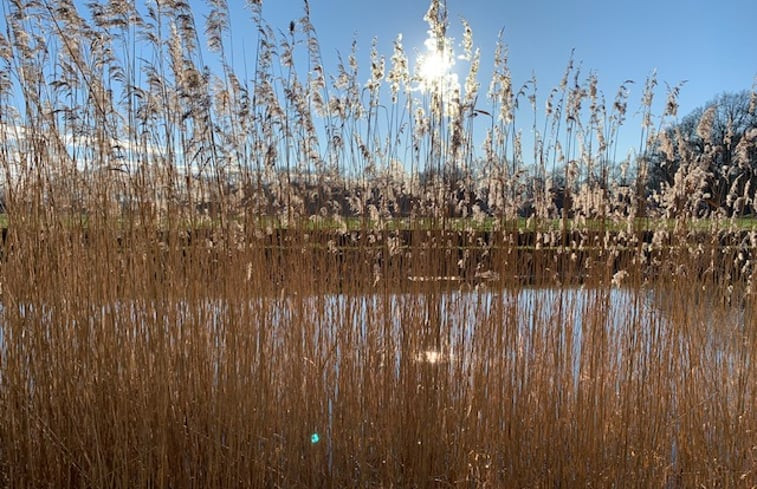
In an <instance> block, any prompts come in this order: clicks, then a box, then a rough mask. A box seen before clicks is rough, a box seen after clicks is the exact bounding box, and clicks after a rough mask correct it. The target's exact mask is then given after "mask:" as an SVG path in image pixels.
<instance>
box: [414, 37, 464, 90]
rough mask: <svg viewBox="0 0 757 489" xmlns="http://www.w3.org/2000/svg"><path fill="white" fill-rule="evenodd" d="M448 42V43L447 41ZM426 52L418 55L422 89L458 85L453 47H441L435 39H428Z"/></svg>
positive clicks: (446, 87)
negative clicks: (454, 67)
mask: <svg viewBox="0 0 757 489" xmlns="http://www.w3.org/2000/svg"><path fill="white" fill-rule="evenodd" d="M445 44H447V43H445ZM424 45H425V47H426V52H425V53H423V54H421V55H420V56H418V78H419V81H420V84H421V87H420V88H421V89H422V90H424V91H428V90H432V89H445V90H446V89H448V88H453V87H455V86H457V75H456V74H455V73H453V72H452V68H453V66H454V65H455V55H454V53H453V52H452V47H451V46H448V45H445V46H444V47H443V48H442V49H439V43H437V42H436V40H435V39H432V38H429V39H426V42H425V43H424Z"/></svg>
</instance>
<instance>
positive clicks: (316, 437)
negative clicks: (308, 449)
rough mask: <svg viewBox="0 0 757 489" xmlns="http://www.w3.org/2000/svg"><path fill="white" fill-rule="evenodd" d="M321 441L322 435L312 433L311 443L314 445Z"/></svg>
mask: <svg viewBox="0 0 757 489" xmlns="http://www.w3.org/2000/svg"><path fill="white" fill-rule="evenodd" d="M319 441H321V437H320V436H318V433H313V434H312V435H310V443H312V444H313V445H315V444H316V443H318V442H319Z"/></svg>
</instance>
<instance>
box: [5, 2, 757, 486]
mask: <svg viewBox="0 0 757 489" xmlns="http://www.w3.org/2000/svg"><path fill="white" fill-rule="evenodd" d="M209 4H210V14H209V15H208V17H207V25H206V26H205V27H204V30H203V31H202V32H200V29H198V28H197V27H196V25H195V22H194V16H193V12H192V10H191V8H190V7H189V5H188V4H187V3H185V2H175V1H169V2H155V3H152V2H148V3H147V4H146V5H145V6H144V7H145V8H144V10H138V9H136V8H135V7H133V6H131V5H130V3H129V2H109V3H103V4H96V5H93V6H92V7H91V10H90V11H89V12H84V13H79V12H78V11H77V10H76V5H74V3H73V2H70V1H65V0H58V1H52V0H43V1H42V2H24V1H20V0H19V1H15V0H14V1H9V2H4V3H3V8H4V9H5V12H4V13H5V14H6V19H7V24H8V30H7V32H6V33H4V34H2V35H0V63H2V64H3V65H4V67H5V69H6V72H7V73H10V74H11V75H10V78H7V79H2V81H3V83H1V84H0V101H2V103H1V104H0V111H1V113H0V121H1V122H0V129H1V130H0V151H2V158H0V159H2V161H3V169H2V174H3V190H4V207H5V210H6V214H7V231H6V235H5V237H4V246H3V248H2V260H0V285H1V290H2V308H1V309H0V413H2V415H0V486H5V487H13V488H17V487H18V488H21V487H60V488H63V487H72V488H74V487H81V488H93V487H113V488H134V487H161V488H162V487H166V488H168V487H210V488H213V487H219V488H220V487H255V488H258V487H271V488H272V487H282V488H284V487H448V486H452V487H555V486H560V487H579V486H580V487H587V486H600V487H670V488H673V487H743V488H750V487H754V486H755V481H757V471H756V469H755V467H757V446H755V441H754V440H755V439H756V438H757V412H755V409H754V406H757V388H756V387H755V386H757V368H756V366H755V358H756V357H757V328H756V327H755V324H757V321H756V320H755V317H757V301H755V290H754V287H755V279H757V275H756V273H757V272H755V269H754V266H753V260H754V250H755V247H757V232H755V231H754V230H749V229H746V230H745V229H743V228H742V225H741V224H740V221H739V220H738V219H737V218H738V216H739V215H742V214H744V213H745V211H744V209H746V210H748V209H750V206H751V209H755V208H754V206H755V200H754V189H753V188H751V187H750V186H749V185H745V186H744V185H734V186H733V188H732V189H731V191H732V192H733V193H734V195H733V202H736V201H737V200H738V201H739V202H740V206H739V207H738V209H740V211H739V213H736V212H735V211H734V210H733V209H735V207H734V208H729V209H712V208H710V207H708V206H707V201H708V196H707V195H705V193H704V191H703V187H702V185H701V184H702V179H707V178H711V175H707V174H706V171H705V170H704V168H705V167H706V165H705V164H704V163H706V161H707V160H706V159H707V158H715V150H714V149H710V150H708V152H705V153H693V152H691V150H690V145H689V144H688V142H687V141H685V140H684V138H683V136H682V135H681V134H680V132H679V133H678V134H669V133H668V132H667V131H665V130H664V126H663V125H662V123H661V125H659V126H655V125H654V124H653V123H652V121H653V119H652V115H651V110H652V105H653V102H652V100H653V95H654V87H655V85H656V81H655V79H654V78H653V77H652V78H650V79H649V80H648V82H647V84H646V90H645V92H644V95H643V100H642V114H643V115H644V127H643V129H644V132H643V134H642V140H641V151H640V157H639V158H637V159H636V160H635V161H628V162H625V164H619V165H616V164H615V163H614V160H615V152H616V149H615V146H616V144H617V136H618V131H619V130H620V127H621V126H622V124H623V122H624V119H625V114H626V110H627V104H628V98H629V90H628V88H627V86H626V85H624V86H622V87H620V89H619V90H618V94H617V97H616V99H615V100H614V102H613V104H612V107H608V106H606V104H605V102H604V99H603V96H602V95H601V92H600V91H599V89H598V85H597V84H598V81H597V78H596V77H595V76H594V75H592V76H589V77H588V78H586V79H583V78H581V76H580V73H578V72H577V70H576V69H575V68H574V67H573V63H572V61H571V63H570V64H569V66H568V68H567V70H566V72H565V77H564V79H563V81H562V84H561V85H560V86H558V87H556V88H555V89H554V90H552V92H550V94H549V96H548V98H547V104H546V111H545V113H544V114H537V108H536V107H537V91H536V83H535V80H531V81H529V83H527V85H526V86H524V87H521V88H519V89H516V88H515V87H514V86H513V84H512V80H511V76H510V73H509V69H508V67H507V50H506V47H505V45H504V44H503V43H501V44H500V47H499V49H498V50H497V56H496V58H495V60H494V66H495V74H494V77H493V80H491V83H490V84H489V90H488V94H486V96H485V95H483V94H481V95H479V93H478V90H479V86H478V82H477V69H478V65H479V55H478V53H477V52H476V51H475V50H474V48H473V44H472V42H473V41H472V30H471V29H470V26H468V25H467V24H465V32H466V33H465V42H464V47H463V51H464V56H465V57H466V58H467V59H468V60H469V61H470V75H469V76H467V77H466V81H465V83H464V84H463V86H462V87H460V86H456V85H455V83H454V82H455V80H451V79H447V78H446V77H445V78H438V79H431V80H429V79H426V80H419V79H418V75H417V73H413V72H411V70H410V66H411V64H412V62H411V61H410V60H408V59H407V56H406V54H405V52H404V48H403V45H402V40H401V38H398V39H397V41H396V42H395V48H394V52H393V54H392V56H391V59H390V62H389V66H388V67H387V66H385V62H384V59H383V58H382V57H381V55H380V53H378V52H376V50H375V49H374V52H373V53H372V55H371V58H372V71H371V73H370V81H369V82H368V84H367V85H366V84H365V83H364V82H360V81H359V80H363V79H365V78H366V77H365V75H364V74H361V73H359V69H358V67H359V62H358V60H357V58H356V54H355V53H356V51H355V50H354V47H353V50H352V51H351V52H350V54H348V55H347V57H346V59H343V60H342V62H341V63H340V66H339V68H338V72H337V73H336V74H335V76H334V77H333V78H331V77H328V76H327V75H326V74H325V73H324V69H323V67H322V61H321V53H320V48H319V45H318V39H317V35H316V31H315V27H313V26H312V24H311V23H310V19H309V10H308V9H309V7H308V5H307V3H306V4H305V5H306V12H305V16H304V17H303V18H302V19H301V20H299V21H297V22H296V23H293V24H292V25H291V26H290V29H289V30H288V31H287V32H284V33H282V34H280V35H277V34H274V32H275V31H274V29H273V28H272V27H271V26H269V25H268V24H267V23H266V21H265V19H264V17H263V11H262V8H263V7H262V2H260V1H254V0H251V1H249V2H248V6H249V8H250V11H251V14H252V17H253V22H254V23H255V24H256V27H257V29H258V31H259V33H260V37H259V42H258V49H257V57H256V64H255V68H254V74H253V75H252V77H251V79H249V80H248V79H244V78H242V77H239V76H238V75H237V74H235V72H234V70H233V69H232V67H231V66H230V64H229V62H228V59H229V58H228V54H227V52H226V51H225V50H226V49H227V47H226V46H227V40H228V39H229V36H230V34H229V32H228V12H227V7H226V5H225V2H223V1H212V2H209ZM426 21H427V22H428V23H429V29H430V32H431V36H432V41H434V43H432V45H434V46H446V48H445V49H451V47H450V46H449V45H448V44H445V42H447V41H448V40H447V34H446V29H447V24H446V12H445V9H444V4H443V2H439V1H437V0H432V2H431V6H430V9H429V12H428V14H427V16H426ZM200 39H202V40H205V41H207V42H208V45H209V48H210V49H211V50H212V52H213V53H215V55H216V56H217V58H218V61H219V63H218V66H220V67H221V68H220V71H219V72H217V73H212V72H208V71H206V70H205V69H204V67H203V66H202V64H201V63H200V55H199V51H198V42H199V40H200ZM298 46H304V52H303V53H300V52H298V51H297V49H298ZM137 47H138V48H139V49H137ZM138 51H139V52H141V55H138V54H137V53H138ZM147 52H150V53H152V54H153V55H152V56H146V55H145V53H147ZM148 59H154V60H156V61H155V62H154V63H150V62H148V61H146V60H148ZM302 59H304V60H305V62H306V63H307V68H305V67H300V66H298V65H296V64H295V60H302ZM327 80H328V81H327ZM420 83H426V84H427V85H428V86H426V87H425V90H422V91H419V90H417V89H416V87H417V86H418V84H420ZM678 88H679V87H675V88H674V89H671V90H669V98H668V102H667V105H666V112H665V114H664V116H663V118H662V119H663V120H670V119H671V118H675V117H676V96H677V94H678ZM484 98H486V99H487V102H486V103H487V104H488V105H486V106H484V105H480V104H479V102H477V101H478V100H483V99H484ZM382 106H383V107H382ZM385 107H388V108H387V110H386V112H384V108H385ZM522 107H526V108H525V109H522ZM527 112H530V114H528V113H527ZM385 114H388V115H385ZM529 118H530V119H529ZM711 118H712V114H711V113H710V112H709V111H708V112H705V114H704V116H703V120H702V122H701V124H700V125H699V127H698V129H697V133H698V137H700V138H701V139H702V140H706V139H707V138H708V137H709V132H710V130H711V128H712V125H711V124H712V122H711ZM481 120H486V121H487V122H486V124H484V125H483V126H482V125H481V124H479V123H478V122H476V121H479V122H480V121H481ZM522 121H526V123H525V124H526V127H531V128H534V129H535V128H536V127H537V126H539V127H541V126H543V130H542V132H541V133H540V132H539V131H535V132H536V133H537V137H536V139H535V142H534V147H533V151H529V153H530V154H529V155H526V154H525V153H526V152H524V150H523V148H522V138H521V128H522V127H523V122H522ZM516 122H517V124H516ZM477 131H480V132H481V133H482V134H480V133H478V132H477ZM750 134H751V133H749V134H747V135H745V136H744V137H743V138H742V139H741V143H740V144H741V145H742V146H743V151H742V153H741V154H743V155H746V156H745V158H748V157H749V155H751V154H753V151H754V147H755V144H757V139H755V138H753V137H752V136H751V135H750ZM750 138H751V139H750ZM479 140H480V141H483V150H482V151H478V150H477V149H476V148H477V145H478V141H479ZM658 148H661V149H660V151H661V152H662V153H663V154H665V155H669V157H670V160H671V161H672V160H673V159H676V161H677V162H679V165H678V168H679V170H678V173H677V174H676V178H675V183H674V185H670V186H663V188H661V189H660V190H659V191H655V192H649V191H647V187H646V185H645V178H646V173H647V165H648V162H647V161H646V159H645V158H646V156H645V155H648V154H649V153H650V151H651V150H653V149H658ZM750 151H752V153H750ZM742 163H743V164H745V165H746V164H748V163H749V161H747V160H745V161H744V162H742ZM751 164H752V165H753V164H754V163H753V160H752V162H751ZM734 165H738V162H734ZM739 199H740V200H739ZM667 219H674V221H669V220H667ZM671 222H672V224H671Z"/></svg>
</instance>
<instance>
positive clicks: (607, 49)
mask: <svg viewBox="0 0 757 489" xmlns="http://www.w3.org/2000/svg"><path fill="white" fill-rule="evenodd" d="M197 4H198V9H199V10H198V12H201V11H202V8H201V5H200V2H197ZM242 5H243V2H240V1H232V2H230V7H231V9H232V19H233V24H232V33H233V35H234V38H235V51H237V53H240V51H241V50H240V49H239V43H240V42H242V43H244V45H245V52H246V53H247V55H248V56H249V54H250V53H254V50H255V49H254V42H255V37H254V29H252V24H251V22H250V15H249V13H248V11H247V10H246V9H245V8H243V7H242ZM427 8H428V2H427V1H426V0H381V1H357V0H311V18H312V22H313V24H314V25H315V28H316V30H317V32H318V38H319V40H320V43H321V48H322V52H323V56H324V62H325V65H326V70H327V72H333V69H334V67H335V66H336V60H337V55H336V53H337V51H341V52H343V53H346V52H348V51H349V48H350V44H351V42H352V40H353V39H356V40H357V42H358V57H359V60H360V62H361V68H362V67H364V66H365V67H367V66H368V61H369V52H370V44H371V40H372V39H373V37H377V38H378V46H379V50H380V51H381V53H382V54H384V55H385V56H386V57H387V59H388V58H389V57H390V56H391V52H392V41H393V40H394V38H395V36H396V35H397V34H398V33H402V34H403V37H404V45H405V48H406V50H407V52H408V53H410V54H411V62H412V59H413V58H414V57H415V56H414V55H413V53H417V52H421V51H422V48H423V41H424V39H425V38H426V29H427V26H426V24H425V22H424V21H423V15H424V14H425V12H426V10H427ZM447 9H448V13H449V19H450V24H451V28H450V35H451V36H452V37H455V39H456V41H458V42H459V41H460V40H461V39H462V29H461V26H460V19H461V18H465V19H467V20H468V22H469V23H470V24H471V26H472V28H473V33H474V43H475V45H476V46H477V47H479V48H480V49H481V55H482V56H481V72H480V74H479V80H480V81H481V83H482V89H483V90H485V89H486V86H487V84H488V80H489V73H490V70H491V67H492V58H493V53H494V45H495V42H496V39H497V36H498V33H499V31H500V30H502V29H504V40H505V42H506V44H507V45H508V46H509V51H510V67H511V71H512V75H513V81H514V86H515V87H518V86H520V84H522V83H523V82H525V81H526V80H527V79H528V78H530V76H531V74H532V73H535V75H536V77H537V82H538V86H539V94H540V95H539V97H540V102H539V103H540V107H543V103H544V99H545V98H546V96H547V94H548V93H549V90H550V89H551V88H552V87H554V86H555V85H557V84H558V83H559V80H560V78H561V77H562V74H563V71H564V69H565V66H566V63H567V61H568V58H569V55H570V52H571V49H575V59H576V61H577V62H578V63H580V64H581V66H582V72H583V73H584V74H588V73H589V72H590V71H591V72H595V73H596V74H597V75H598V77H599V82H600V89H601V90H602V91H603V92H604V93H605V96H606V98H607V99H608V101H610V100H612V98H614V96H615V93H616V91H617V88H618V86H619V84H620V83H622V82H623V81H624V80H627V79H631V80H634V81H635V82H636V83H635V84H634V85H633V86H632V88H631V98H630V103H629V113H632V112H634V111H635V110H636V109H637V108H638V106H639V103H640V97H641V91H642V89H643V84H644V80H645V78H646V77H647V75H649V74H650V73H651V72H652V70H656V71H657V76H658V80H659V87H658V92H657V102H658V104H662V103H663V102H664V100H665V95H666V94H665V83H664V82H667V83H669V84H670V85H675V84H676V83H678V82H680V81H683V80H687V83H686V85H685V86H684V87H683V90H682V92H681V97H680V104H681V108H680V111H679V117H680V116H683V115H685V114H686V113H688V112H689V111H691V110H693V109H694V108H696V107H698V106H701V105H703V104H704V103H705V102H707V101H708V100H710V99H711V98H713V97H714V96H715V95H717V94H719V93H722V92H724V91H739V90H744V89H749V88H751V86H752V83H753V82H754V77H755V75H757V25H756V24H755V19H757V1H755V0H721V1H709V0H656V1H653V0H635V1H617V0H572V1H557V0H532V1H485V0H447ZM263 13H264V17H265V18H266V20H267V21H268V22H269V23H270V24H272V25H273V26H274V27H275V28H278V29H281V30H282V31H285V30H286V29H287V28H288V25H289V21H290V20H293V19H295V18H297V17H299V16H301V15H302V13H303V2H302V1H301V0H264V2H263ZM197 20H198V21H200V16H198V18H197ZM236 59H237V64H238V63H239V62H240V61H241V55H240V56H239V57H237V58H236ZM237 68H238V69H239V68H241V66H237ZM365 73H366V75H365V77H366V79H367V76H368V75H367V71H366V72H365ZM459 75H460V77H461V79H462V78H464V75H465V71H464V68H461V72H460V73H459ZM660 106H661V105H657V107H660ZM658 112H661V110H658ZM637 124H638V120H637V119H633V118H632V119H629V121H628V122H627V123H626V126H625V127H624V129H623V134H622V139H621V144H622V143H623V142H624V141H625V144H626V145H627V146H631V147H634V146H635V147H638V126H637ZM526 129H527V128H524V130H526ZM619 149H620V148H619ZM621 152H622V153H625V151H624V150H621ZM619 156H620V155H619Z"/></svg>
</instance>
